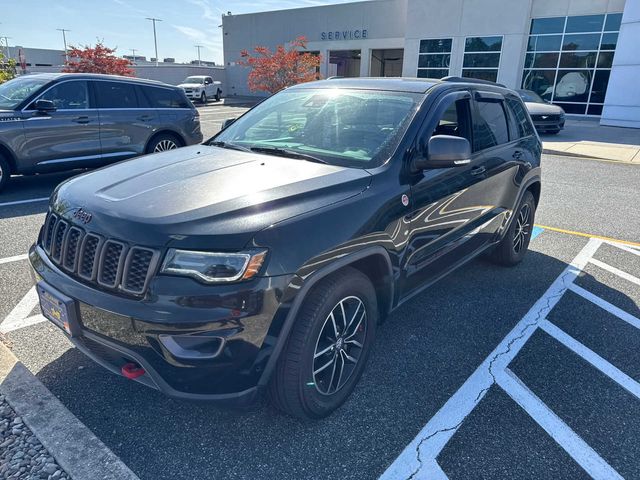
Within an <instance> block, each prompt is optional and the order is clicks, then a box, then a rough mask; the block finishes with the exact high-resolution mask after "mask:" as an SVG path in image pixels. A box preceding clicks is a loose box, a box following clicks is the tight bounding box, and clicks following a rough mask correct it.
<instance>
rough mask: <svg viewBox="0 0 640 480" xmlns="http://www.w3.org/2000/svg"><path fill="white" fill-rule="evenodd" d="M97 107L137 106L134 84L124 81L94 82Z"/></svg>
mask: <svg viewBox="0 0 640 480" xmlns="http://www.w3.org/2000/svg"><path fill="white" fill-rule="evenodd" d="M94 85H95V89H96V97H97V103H98V108H138V107H139V105H138V97H137V96H136V89H135V86H134V85H133V84H131V83H126V82H94Z"/></svg>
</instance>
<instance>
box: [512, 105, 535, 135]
mask: <svg viewBox="0 0 640 480" xmlns="http://www.w3.org/2000/svg"><path fill="white" fill-rule="evenodd" d="M506 104H507V107H508V108H509V110H510V112H511V116H512V117H513V118H514V120H515V122H516V125H517V128H518V135H517V136H519V137H527V136H529V135H533V126H532V125H531V122H529V119H528V118H527V112H526V111H525V110H524V107H523V106H522V103H520V102H519V101H518V100H516V99H515V98H509V97H507V98H506ZM514 133H515V132H514ZM512 136H513V137H515V135H512Z"/></svg>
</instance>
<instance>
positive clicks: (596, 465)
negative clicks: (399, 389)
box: [381, 238, 640, 480]
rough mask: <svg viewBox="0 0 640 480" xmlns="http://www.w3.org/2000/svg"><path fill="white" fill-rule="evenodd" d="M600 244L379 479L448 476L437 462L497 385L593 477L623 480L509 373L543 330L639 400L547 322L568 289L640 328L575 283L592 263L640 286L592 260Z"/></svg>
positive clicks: (620, 378) (624, 380)
mask: <svg viewBox="0 0 640 480" xmlns="http://www.w3.org/2000/svg"><path fill="white" fill-rule="evenodd" d="M602 243H603V240H600V239H595V238H592V239H590V240H589V242H588V243H587V244H586V245H585V247H584V248H583V249H582V250H581V251H580V253H579V254H578V255H577V256H576V258H575V259H574V260H573V261H572V262H571V263H570V264H569V265H568V266H567V267H566V268H565V270H564V271H563V273H562V274H560V276H559V277H558V278H557V279H556V280H555V281H554V282H553V283H552V284H551V286H550V287H549V288H548V289H547V291H546V292H545V293H544V295H543V296H542V297H541V298H540V299H539V300H538V301H537V302H536V303H535V304H534V306H533V307H532V308H531V309H530V310H529V312H527V314H526V315H525V316H524V317H523V318H522V319H521V320H520V321H519V322H518V324H517V325H516V326H515V327H514V329H513V330H512V331H511V332H510V333H509V334H508V335H507V336H506V337H505V338H504V339H503V340H502V342H500V344H499V345H498V347H496V348H495V349H494V351H493V352H492V353H491V354H490V355H489V356H488V357H487V358H486V359H485V360H484V361H483V362H482V364H481V365H480V366H479V367H478V368H477V369H476V371H475V372H474V373H473V374H472V375H471V376H470V377H469V378H468V379H467V380H466V381H465V383H464V384H463V385H462V387H460V389H459V390H458V391H457V392H456V393H455V394H454V395H453V396H452V397H451V398H449V400H448V401H447V402H446V403H445V404H444V405H443V406H442V408H441V409H440V410H439V411H438V412H437V413H436V414H435V415H434V416H433V417H432V418H431V419H430V420H429V422H428V423H427V424H426V425H425V427H424V428H423V429H422V430H421V431H420V433H419V434H418V436H417V437H416V438H415V439H414V440H413V441H412V442H411V443H410V444H409V445H408V446H407V447H406V448H405V449H404V450H403V452H402V453H401V454H400V455H399V456H398V458H397V459H396V460H395V461H394V462H393V463H392V464H391V465H390V466H389V467H388V468H387V470H386V471H385V472H384V473H383V474H382V476H381V479H384V480H396V479H419V478H424V479H431V478H447V475H446V473H444V471H443V470H442V468H441V467H440V466H439V465H438V462H437V457H438V455H439V454H440V452H441V451H442V449H443V448H444V447H445V445H446V444H447V443H448V442H449V440H451V438H452V437H453V436H454V435H455V433H456V432H457V431H458V429H459V428H460V426H461V425H462V423H463V422H464V420H465V418H466V417H467V416H468V415H469V414H470V413H471V412H472V411H473V409H474V408H475V407H476V406H477V405H478V403H479V402H480V401H481V400H482V398H483V397H484V395H485V394H486V393H487V391H488V390H489V388H490V387H491V386H492V385H498V386H499V387H500V388H502V389H503V390H504V391H505V392H506V393H507V394H508V395H509V396H510V397H511V398H512V399H513V400H514V401H516V403H518V405H520V407H522V408H523V409H524V410H525V411H526V412H527V414H529V416H531V418H533V420H535V421H536V422H537V423H538V424H539V425H540V426H541V427H542V428H543V429H544V430H545V431H546V432H547V433H548V434H549V436H551V438H552V439H553V440H554V441H555V442H556V443H558V444H559V445H560V446H561V447H562V448H563V449H564V450H565V451H566V452H567V453H568V454H569V455H570V456H571V457H572V458H573V459H574V460H575V461H576V462H577V463H578V464H579V465H580V466H581V467H582V468H583V469H584V470H585V471H586V472H587V473H588V474H589V475H591V476H592V477H593V478H597V479H613V478H622V477H621V476H620V475H619V474H618V472H616V471H615V469H614V468H613V467H611V465H609V464H607V463H606V462H605V461H604V460H603V459H602V458H601V457H600V456H599V455H598V454H597V453H596V452H595V451H594V450H593V448H591V447H590V446H589V445H588V444H587V443H586V442H585V441H584V440H583V439H582V438H580V436H578V435H577V434H576V433H575V432H573V430H571V429H570V428H569V427H568V426H567V425H566V424H565V423H564V422H563V421H562V419H560V418H559V417H558V416H557V415H556V414H555V413H554V412H553V411H552V410H551V409H550V408H549V407H548V406H547V405H545V404H544V403H543V402H542V401H541V400H540V399H539V398H538V397H537V396H536V395H535V394H534V393H533V392H532V391H531V390H529V388H527V386H526V385H524V384H523V383H522V382H521V381H520V380H519V379H518V378H517V377H516V376H515V374H514V373H513V372H511V371H510V370H509V368H508V365H509V363H510V362H511V361H512V360H513V359H514V358H515V357H516V355H517V354H518V352H519V351H520V350H521V349H522V347H523V346H524V345H525V343H526V342H527V341H528V340H529V338H530V337H531V335H532V334H533V332H535V330H536V329H538V328H541V329H542V330H544V331H545V332H546V333H547V334H549V335H550V336H551V337H552V338H554V339H555V340H556V341H559V342H560V343H562V344H563V345H564V346H565V347H567V348H569V349H570V350H571V351H572V352H574V353H575V354H577V355H579V356H580V357H581V358H583V359H584V360H586V361H587V362H589V363H590V364H591V365H592V366H593V367H595V368H597V369H598V370H599V371H601V372H602V373H604V374H605V375H606V376H607V377H609V378H610V379H611V380H613V381H615V382H616V383H617V384H618V385H620V386H621V387H622V388H624V389H625V390H627V391H628V392H630V393H631V394H632V395H634V396H635V397H636V398H638V399H640V384H639V383H638V382H637V381H636V380H634V379H633V378H631V377H630V376H628V375H627V374H625V373H624V372H622V371H621V370H620V369H618V368H617V367H615V366H614V365H612V364H611V363H609V362H608V361H607V360H605V359H604V358H603V357H601V356H600V355H598V354H597V353H596V352H594V351H592V350H591V349H589V348H588V347H586V346H585V345H583V344H582V343H580V342H579V341H578V340H576V339H574V338H573V337H571V336H570V335H568V334H567V333H566V332H564V331H563V330H561V329H560V328H558V327H557V326H556V325H554V324H553V323H551V322H549V321H548V320H547V319H546V317H547V315H548V314H549V312H550V311H551V310H552V309H553V308H554V307H555V305H556V304H557V303H558V301H559V300H560V299H561V298H562V296H563V295H564V294H565V293H566V291H567V290H571V291H572V292H574V293H577V294H578V295H580V296H581V297H582V298H584V299H585V300H588V301H590V302H592V303H594V304H596V305H598V306H599V307H600V308H602V309H604V310H606V311H608V312H609V313H611V314H613V315H615V316H617V317H618V318H620V319H622V320H624V321H626V322H627V323H629V324H631V325H633V326H634V327H636V328H639V329H640V319H638V318H636V317H634V316H633V315H631V314H630V313H628V312H625V311H624V310H622V309H620V308H618V307H616V306H615V305H612V304H611V303H609V302H607V301H606V300H604V299H602V298H600V297H598V296H597V295H594V294H593V293H591V292H589V291H587V290H585V289H584V288H582V287H579V286H578V285H576V284H575V283H574V281H575V279H576V278H577V276H578V275H579V274H580V273H581V272H582V270H584V268H585V267H586V265H587V264H588V263H593V264H594V265H597V266H598V267H600V268H603V269H605V270H607V271H609V272H611V273H613V274H614V275H616V276H618V277H620V278H623V279H625V280H628V281H631V282H632V283H636V284H638V282H640V280H638V279H637V278H636V277H634V276H633V275H630V274H628V273H626V272H624V271H622V270H619V269H617V268H615V267H612V266H611V265H608V264H606V263H604V262H601V261H599V260H596V259H594V258H593V256H594V254H595V253H596V251H597V250H598V248H599V247H600V245H601V244H602ZM607 243H610V244H611V245H613V246H614V247H616V248H620V249H621V250H625V251H631V253H635V254H640V253H639V252H637V251H635V250H634V249H631V248H629V247H627V246H623V245H619V244H615V243H612V242H607ZM632 250H633V251H632Z"/></svg>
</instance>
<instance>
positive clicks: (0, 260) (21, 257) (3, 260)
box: [0, 253, 29, 265]
mask: <svg viewBox="0 0 640 480" xmlns="http://www.w3.org/2000/svg"><path fill="white" fill-rule="evenodd" d="M27 258H29V255H27V254H26V253H25V254H24V255H16V256H15V257H5V258H0V265H2V264H3V263H11V262H19V261H20V260H26V259H27Z"/></svg>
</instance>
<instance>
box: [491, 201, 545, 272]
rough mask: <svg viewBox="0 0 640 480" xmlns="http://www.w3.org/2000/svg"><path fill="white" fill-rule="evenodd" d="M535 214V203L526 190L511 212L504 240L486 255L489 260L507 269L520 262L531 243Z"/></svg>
mask: <svg viewBox="0 0 640 480" xmlns="http://www.w3.org/2000/svg"><path fill="white" fill-rule="evenodd" d="M535 213H536V201H535V199H534V198H533V194H532V193H531V192H530V191H529V190H527V191H526V192H525V193H524V196H523V197H522V200H521V201H520V204H519V205H518V207H517V208H516V209H515V210H514V212H513V215H514V218H513V220H512V222H511V225H509V229H508V230H507V233H506V234H505V236H504V238H503V239H502V240H501V241H500V243H498V245H496V246H495V248H494V249H493V250H492V251H491V252H490V253H489V254H488V258H489V260H491V261H492V262H494V263H497V264H499V265H504V266H507V267H512V266H514V265H517V264H518V263H520V262H521V261H522V259H523V258H524V255H525V253H527V249H528V248H529V242H530V241H531V233H532V231H533V222H534V218H535Z"/></svg>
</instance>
